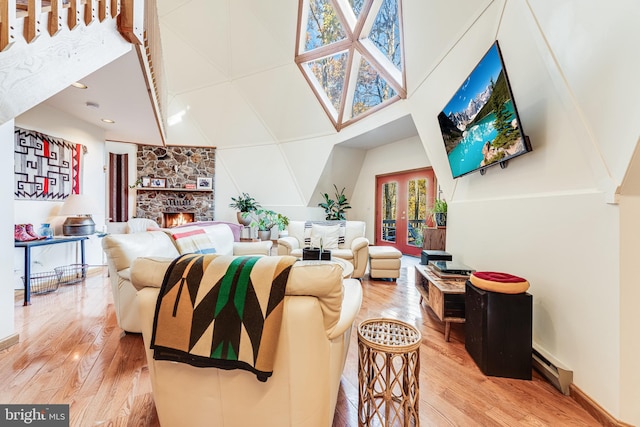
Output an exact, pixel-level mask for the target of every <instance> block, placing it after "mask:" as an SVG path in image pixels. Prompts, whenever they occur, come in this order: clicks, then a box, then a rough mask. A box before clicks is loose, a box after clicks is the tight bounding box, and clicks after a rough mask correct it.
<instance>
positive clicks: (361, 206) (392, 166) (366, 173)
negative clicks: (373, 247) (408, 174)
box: [347, 136, 431, 244]
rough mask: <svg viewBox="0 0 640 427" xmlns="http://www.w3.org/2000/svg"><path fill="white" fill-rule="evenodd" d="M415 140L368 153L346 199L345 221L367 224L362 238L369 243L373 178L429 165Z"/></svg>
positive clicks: (418, 141) (417, 138)
mask: <svg viewBox="0 0 640 427" xmlns="http://www.w3.org/2000/svg"><path fill="white" fill-rule="evenodd" d="M430 165H431V163H430V162H429V159H428V158H427V155H426V153H425V151H424V147H423V145H422V142H421V141H420V138H419V137H417V136H416V137H413V138H409V139H405V140H403V141H397V142H393V143H390V144H387V145H383V146H381V147H378V148H374V149H372V150H368V151H367V153H366V156H365V160H364V164H363V166H362V168H361V169H360V176H359V177H358V182H357V184H356V186H355V189H354V192H353V197H351V198H350V199H349V201H350V203H351V206H352V209H351V210H350V211H349V212H348V213H347V216H348V218H349V219H357V220H361V221H365V222H366V223H367V229H366V237H367V239H369V241H370V242H372V244H373V242H374V241H375V240H374V237H375V236H374V234H375V201H376V200H375V195H376V194H375V190H376V189H375V183H376V175H382V174H387V173H391V172H401V171H407V170H411V169H418V168H424V167H427V166H430Z"/></svg>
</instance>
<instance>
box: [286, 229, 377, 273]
mask: <svg viewBox="0 0 640 427" xmlns="http://www.w3.org/2000/svg"><path fill="white" fill-rule="evenodd" d="M308 222H309V223H311V224H313V223H316V224H319V225H321V226H326V224H327V223H328V222H327V221H289V226H288V227H287V232H288V234H287V236H284V237H280V238H279V239H278V255H292V256H295V257H299V258H302V248H304V247H305V246H309V245H308V244H305V233H306V237H309V234H310V229H309V227H306V228H305V224H306V223H308ZM344 225H345V227H344V243H341V244H339V245H338V247H337V248H334V249H331V256H332V257H338V258H342V259H344V260H347V261H349V262H350V263H351V264H353V275H352V277H354V278H356V279H359V278H361V277H362V276H364V273H365V271H366V269H367V262H368V261H369V240H367V238H366V237H364V236H365V234H364V233H365V225H366V224H365V222H364V221H345V222H344ZM329 227H331V226H329ZM305 229H306V231H305Z"/></svg>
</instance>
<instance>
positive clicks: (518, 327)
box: [464, 280, 533, 380]
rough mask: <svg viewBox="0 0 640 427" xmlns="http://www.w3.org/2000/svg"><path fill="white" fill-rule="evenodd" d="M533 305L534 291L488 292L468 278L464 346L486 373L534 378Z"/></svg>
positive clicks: (525, 378)
mask: <svg viewBox="0 0 640 427" xmlns="http://www.w3.org/2000/svg"><path fill="white" fill-rule="evenodd" d="M532 306H533V297H532V296H531V294H528V293H524V292H523V293H521V294H502V293H497V292H489V291H485V290H482V289H479V288H477V287H475V286H473V284H472V283H471V282H470V281H468V280H467V283H466V289H465V310H466V313H465V314H466V319H465V323H464V332H465V343H464V346H465V348H466V349H467V352H468V353H469V354H470V355H471V357H472V358H473V360H474V361H475V362H476V364H477V365H478V367H479V368H480V370H481V371H482V372H483V373H484V374H485V375H491V376H496V377H506V378H515V379H522V380H530V379H531V368H532V362H531V357H532V354H531V352H532V348H531V347H532V345H531V340H532V330H531V328H532V312H533V307H532Z"/></svg>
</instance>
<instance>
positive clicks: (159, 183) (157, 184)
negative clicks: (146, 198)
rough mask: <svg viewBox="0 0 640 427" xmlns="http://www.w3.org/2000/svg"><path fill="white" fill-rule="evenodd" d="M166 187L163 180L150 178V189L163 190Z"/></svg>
mask: <svg viewBox="0 0 640 427" xmlns="http://www.w3.org/2000/svg"><path fill="white" fill-rule="evenodd" d="M166 186H167V180H166V179H165V178H151V184H150V185H149V187H151V188H165V187H166Z"/></svg>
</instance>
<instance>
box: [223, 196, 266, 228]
mask: <svg viewBox="0 0 640 427" xmlns="http://www.w3.org/2000/svg"><path fill="white" fill-rule="evenodd" d="M231 201H232V202H231V203H229V207H230V208H234V209H237V210H238V211H239V212H238V214H237V216H238V222H239V223H240V224H242V225H245V226H247V225H249V223H250V222H251V219H250V218H246V217H245V216H244V215H243V214H244V213H247V212H253V211H255V210H257V209H260V203H258V202H257V201H256V199H254V198H253V197H251V196H250V195H249V194H248V193H242V194H241V195H240V196H238V197H232V198H231Z"/></svg>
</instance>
